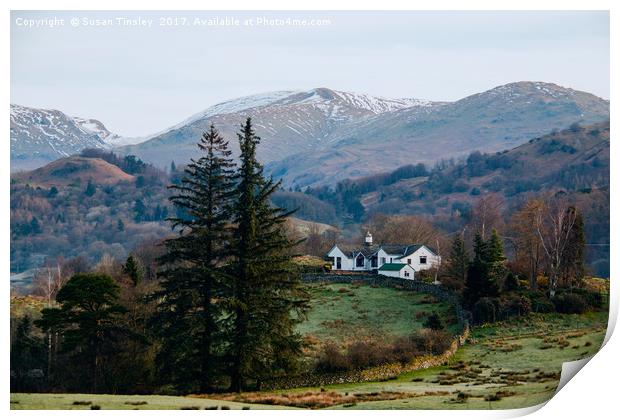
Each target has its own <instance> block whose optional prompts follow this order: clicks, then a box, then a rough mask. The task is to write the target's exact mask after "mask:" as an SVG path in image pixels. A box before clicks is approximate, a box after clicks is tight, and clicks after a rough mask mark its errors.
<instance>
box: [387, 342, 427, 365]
mask: <svg viewBox="0 0 620 420" xmlns="http://www.w3.org/2000/svg"><path fill="white" fill-rule="evenodd" d="M391 353H392V354H391V357H392V359H393V360H394V361H396V362H399V363H407V362H409V361H411V360H412V359H413V358H414V357H416V356H418V355H420V354H421V353H422V352H421V351H420V349H419V348H418V346H417V343H416V341H415V340H414V339H413V338H412V337H400V338H398V339H397V340H396V341H395V342H394V344H393V345H392V352H391Z"/></svg>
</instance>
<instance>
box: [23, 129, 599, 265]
mask: <svg viewBox="0 0 620 420" xmlns="http://www.w3.org/2000/svg"><path fill="white" fill-rule="evenodd" d="M609 147H610V138H609V123H608V122H607V123H601V124H595V125H590V126H584V127H581V126H578V125H573V126H572V127H570V128H569V129H566V130H563V131H555V132H553V133H550V134H548V135H546V136H543V137H538V138H535V139H532V140H530V141H529V142H528V143H526V144H523V145H521V146H519V147H517V148H515V149H512V150H510V151H504V152H499V153H491V154H483V153H479V152H474V153H471V154H470V155H469V156H468V157H467V158H466V159H462V160H458V161H456V160H445V161H442V162H439V163H438V164H437V165H435V166H434V167H433V168H427V167H426V166H425V165H423V164H415V165H413V164H412V165H406V166H403V167H400V168H397V169H395V170H394V171H392V172H386V173H380V174H376V175H373V176H368V177H364V178H357V179H351V180H345V181H341V182H339V183H338V184H336V185H335V186H333V187H330V186H323V187H316V188H308V189H306V190H305V191H301V190H300V189H296V190H292V189H289V190H281V191H278V192H277V193H275V194H274V196H273V197H272V202H273V203H274V204H275V205H277V206H280V207H283V208H286V209H289V210H293V209H298V212H297V213H296V216H297V217H299V218H300V219H305V220H311V221H316V222H321V223H327V224H330V225H337V226H340V227H346V226H351V227H353V228H354V230H355V226H357V225H359V224H362V223H365V222H367V221H368V220H369V219H370V218H371V217H372V216H373V215H375V214H403V215H405V214H409V215H419V216H422V217H425V218H427V219H429V220H431V221H432V223H433V225H435V226H436V227H437V228H440V229H441V230H442V231H444V232H446V233H450V232H454V231H457V230H459V229H461V228H462V227H463V226H465V225H467V224H469V223H472V222H473V211H474V207H475V206H476V203H477V202H478V201H479V200H480V198H481V197H487V196H492V197H494V198H495V199H496V200H499V202H500V207H501V212H502V214H503V216H504V218H505V222H506V223H507V222H508V219H509V215H510V214H511V213H512V212H513V211H514V210H515V209H516V208H517V207H519V206H520V205H521V204H522V203H523V202H524V201H526V200H527V199H528V198H530V197H532V196H536V195H539V194H543V193H547V192H550V191H554V192H557V191H560V192H562V193H563V194H566V195H567V196H568V197H569V198H570V200H571V201H572V202H574V203H575V204H576V205H577V206H578V207H579V208H580V210H581V211H582V212H583V214H584V217H585V231H586V237H587V241H588V243H590V244H596V245H591V246H589V247H588V255H587V260H588V262H589V263H590V264H591V265H592V266H593V267H594V268H595V272H596V273H597V274H600V275H605V274H606V273H608V270H609V268H608V262H609V248H608V246H606V245H605V244H608V243H609ZM179 177H180V169H177V168H174V167H173V168H171V170H170V171H169V173H166V172H163V171H160V170H158V169H156V168H154V167H153V166H151V165H148V164H145V163H143V162H142V161H140V160H139V159H137V158H135V157H132V156H129V157H118V156H116V155H114V154H113V153H110V152H105V151H101V150H86V151H84V152H83V153H82V155H81V156H76V157H70V158H66V159H61V160H58V161H56V162H53V163H51V164H49V165H47V166H45V167H43V168H40V169H37V170H35V171H32V172H26V173H19V174H14V175H13V177H12V180H11V271H12V272H21V271H24V270H27V269H30V268H35V267H37V266H39V265H40V264H41V263H42V262H43V261H44V259H45V258H55V257H57V256H59V255H62V256H64V257H73V256H78V255H82V256H84V257H85V258H87V259H89V260H90V261H98V260H99V259H100V258H101V256H102V255H103V254H104V253H108V254H110V255H112V256H114V257H116V258H124V257H125V256H126V255H127V253H128V252H129V251H130V250H131V249H132V248H134V247H135V246H136V245H138V244H140V243H142V242H149V241H151V242H152V240H153V238H158V239H159V238H163V237H164V236H166V235H168V234H169V233H170V229H169V227H168V226H167V225H166V223H165V218H166V217H168V216H169V215H170V212H171V207H170V204H169V201H168V195H169V193H168V190H167V188H166V186H167V185H169V184H171V183H174V182H178V178H179Z"/></svg>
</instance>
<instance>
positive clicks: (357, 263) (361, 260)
mask: <svg viewBox="0 0 620 420" xmlns="http://www.w3.org/2000/svg"><path fill="white" fill-rule="evenodd" d="M355 266H356V267H363V266H364V256H363V255H362V254H360V255H358V256H357V258H356V259H355Z"/></svg>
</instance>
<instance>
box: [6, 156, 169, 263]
mask: <svg viewBox="0 0 620 420" xmlns="http://www.w3.org/2000/svg"><path fill="white" fill-rule="evenodd" d="M85 154H87V155H88V156H92V157H84V156H72V157H69V158H64V159H60V160H58V161H55V162H52V163H50V164H48V165H46V166H44V167H42V168H39V169H36V170H34V171H31V172H24V173H19V174H13V176H12V178H11V272H12V273H20V272H23V271H26V270H29V269H31V268H36V267H39V266H40V265H41V264H42V263H43V262H44V261H45V260H46V259H49V260H52V261H54V260H55V259H56V258H57V257H60V256H62V257H65V258H72V257H77V256H81V257H83V258H85V259H86V260H87V261H90V262H96V261H98V260H99V259H100V258H101V256H102V255H104V254H109V255H111V256H113V257H115V258H119V259H122V258H125V257H126V256H127V253H128V252H129V251H130V250H131V249H132V248H134V247H135V246H136V245H138V244H140V243H142V242H145V241H149V242H153V241H154V240H159V239H161V238H163V237H164V236H165V235H167V234H169V233H170V227H169V226H168V224H167V223H166V222H165V218H166V217H167V216H168V213H169V203H168V191H167V190H166V185H168V184H169V182H170V181H169V178H168V176H167V175H166V174H164V173H162V172H160V171H158V170H156V169H155V168H153V167H150V166H148V165H145V164H143V163H142V162H139V161H135V160H133V159H129V158H125V159H118V158H116V157H115V156H114V155H110V154H106V153H105V152H102V151H100V152H96V151H94V150H91V151H87V152H86V153H85ZM94 156H97V157H94ZM106 159H107V160H106Z"/></svg>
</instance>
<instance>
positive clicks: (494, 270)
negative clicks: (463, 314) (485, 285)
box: [487, 229, 507, 296]
mask: <svg viewBox="0 0 620 420" xmlns="http://www.w3.org/2000/svg"><path fill="white" fill-rule="evenodd" d="M487 264H488V270H489V271H488V273H489V274H488V275H489V278H488V282H489V283H490V284H491V286H490V287H491V289H490V290H491V292H492V293H496V290H498V288H499V285H500V284H502V283H503V281H504V277H506V273H507V270H506V256H505V255H504V245H503V243H502V239H501V238H500V237H499V234H498V233H497V231H496V230H495V229H493V232H492V233H491V237H490V238H489V240H488V241H487ZM488 296H493V294H489V295H488Z"/></svg>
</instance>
